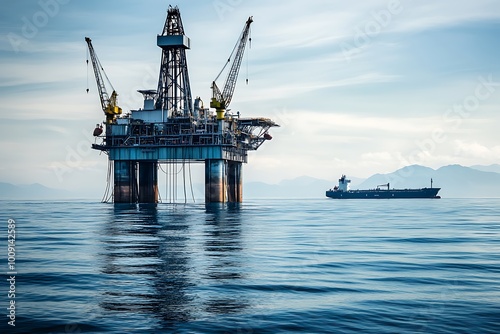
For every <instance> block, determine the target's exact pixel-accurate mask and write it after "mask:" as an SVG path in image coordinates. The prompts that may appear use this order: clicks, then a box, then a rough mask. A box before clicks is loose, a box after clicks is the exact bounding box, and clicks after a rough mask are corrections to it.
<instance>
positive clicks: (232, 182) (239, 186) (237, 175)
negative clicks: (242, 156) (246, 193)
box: [227, 161, 243, 203]
mask: <svg viewBox="0 0 500 334" xmlns="http://www.w3.org/2000/svg"><path fill="white" fill-rule="evenodd" d="M241 169H242V163H241V162H237V161H228V162H227V184H228V196H227V197H228V199H227V200H228V202H233V203H240V202H242V201H243V175H242V172H241Z"/></svg>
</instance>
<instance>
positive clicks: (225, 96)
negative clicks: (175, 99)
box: [210, 16, 253, 119]
mask: <svg viewBox="0 0 500 334" xmlns="http://www.w3.org/2000/svg"><path fill="white" fill-rule="evenodd" d="M252 22H253V17H252V16H250V17H249V18H248V20H247V21H246V23H245V26H244V27H243V31H242V32H241V35H240V37H239V39H238V42H237V44H236V46H235V48H234V49H233V53H234V51H235V50H236V54H235V56H234V59H233V63H232V65H231V69H230V70H229V73H228V75H227V78H226V82H225V83H224V89H223V91H222V92H221V91H220V89H219V87H217V84H216V83H215V82H216V81H217V79H218V78H219V76H220V75H221V73H222V71H224V69H225V68H226V66H227V64H228V63H229V62H230V60H231V57H230V58H229V59H228V61H227V63H226V65H224V67H223V68H222V71H221V72H220V73H219V75H218V76H217V78H215V80H214V81H213V82H212V100H211V102H210V107H211V108H215V109H216V111H217V119H223V118H224V112H225V109H226V108H227V107H229V104H230V103H231V99H232V98H233V94H234V88H235V87H236V80H237V79H238V73H239V71H240V67H241V61H242V59H243V54H244V52H245V46H246V43H247V41H248V40H249V34H250V24H252ZM231 55H232V54H231Z"/></svg>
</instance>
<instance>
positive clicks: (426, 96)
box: [0, 0, 500, 194]
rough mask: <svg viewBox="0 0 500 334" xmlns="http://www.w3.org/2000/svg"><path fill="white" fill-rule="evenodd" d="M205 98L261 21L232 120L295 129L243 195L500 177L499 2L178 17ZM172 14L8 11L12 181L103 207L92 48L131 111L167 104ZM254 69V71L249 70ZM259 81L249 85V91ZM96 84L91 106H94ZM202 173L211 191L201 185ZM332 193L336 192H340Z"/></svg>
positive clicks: (4, 59)
mask: <svg viewBox="0 0 500 334" xmlns="http://www.w3.org/2000/svg"><path fill="white" fill-rule="evenodd" d="M171 4H172V5H178V6H179V8H180V10H181V14H182V18H183V23H184V27H185V30H186V33H187V35H188V36H189V37H190V38H191V43H192V44H191V45H192V49H191V50H189V51H188V64H189V73H190V79H191V85H192V91H193V95H194V96H201V97H202V99H204V100H205V101H208V100H209V97H210V89H209V87H210V83H211V81H212V80H213V79H214V78H215V76H216V75H217V73H218V71H219V70H220V68H221V67H222V66H223V64H224V62H225V60H226V58H227V56H228V55H229V53H230V51H231V49H232V47H233V45H234V43H235V41H236V38H237V37H238V35H239V33H240V31H241V29H242V27H243V24H244V23H245V21H246V19H247V18H248V16H250V15H253V16H254V23H253V24H252V48H251V49H250V50H249V53H248V56H246V57H245V60H244V64H243V66H242V69H241V72H240V82H239V84H238V86H237V87H236V92H235V95H234V98H233V101H232V104H231V108H232V110H233V111H236V110H239V111H240V112H241V113H242V115H244V116H248V117H250V116H266V117H270V118H273V119H274V120H276V121H277V122H278V123H280V124H281V125H282V127H281V128H279V129H275V130H274V131H273V136H274V139H273V140H272V141H271V142H268V143H266V144H265V145H263V147H262V148H261V149H260V150H259V151H258V152H253V153H251V154H250V159H249V164H247V165H245V167H244V175H245V176H244V178H245V181H263V182H270V183H274V182H278V181H280V180H282V179H286V178H293V177H297V176H301V175H309V176H314V177H318V178H325V179H330V180H335V179H336V178H337V177H338V176H339V175H340V174H348V175H351V176H358V177H367V176H370V175H372V174H374V173H385V172H391V171H394V170H395V169H398V168H400V167H403V166H405V165H408V164H413V163H418V164H422V165H426V166H430V167H433V168H437V167H440V166H443V165H448V164H454V163H458V164H463V165H474V164H483V165H488V164H493V163H498V162H499V161H500V135H499V131H498V125H499V124H500V113H499V112H498V111H499V110H500V48H499V46H498V36H499V33H500V3H499V2H498V1H485V0H479V1H474V2H471V1H464V0H462V1H448V0H444V1H439V2H434V1H418V2H417V1H410V0H401V1H393V0H391V1H363V2H356V3H348V2H346V1H320V0H311V1H308V2H306V3H305V2H303V1H294V0H293V1H288V2H286V3H285V2H280V3H278V2H275V3H271V2H269V1H260V0H255V1H248V0H215V1H179V2H177V3H171ZM168 5H169V3H168V2H166V1H159V0H150V1H148V0H147V1H128V0H127V1H124V0H122V1H94V0H91V1H76V0H41V1H32V0H26V1H22V2H21V1H10V2H2V4H1V5H0V119H1V122H0V126H1V130H2V131H1V133H2V137H1V140H2V143H1V146H0V147H1V148H0V149H1V154H2V157H3V159H2V163H1V165H0V168H1V172H2V174H1V179H0V181H3V182H11V183H15V184H26V183H33V182H39V183H42V184H44V185H46V186H50V187H55V188H62V189H82V192H86V193H92V194H93V193H96V194H101V193H102V191H103V190H104V180H105V177H106V165H107V159H106V156H104V155H99V153H98V152H95V151H92V150H90V149H88V147H89V146H90V143H91V142H93V138H92V136H91V133H92V130H93V127H94V126H95V124H96V123H99V122H101V121H102V120H103V114H102V111H101V110H100V107H99V99H98V95H97V93H96V89H95V81H94V78H93V75H92V72H91V69H90V71H89V72H88V75H87V67H86V64H85V60H86V43H85V41H84V37H85V36H89V37H91V38H92V40H93V44H94V47H95V49H96V51H97V53H98V55H99V58H100V60H101V62H102V64H103V66H104V67H105V69H106V72H107V74H108V76H109V77H110V79H111V81H112V83H113V85H114V87H115V88H116V90H117V91H118V93H119V94H120V96H119V102H120V105H121V106H122V107H123V108H124V109H126V110H129V109H131V108H132V109H133V108H138V107H140V106H141V105H142V101H141V99H142V97H141V95H140V94H138V93H136V92H135V91H136V90H137V89H144V88H146V89H147V88H156V82H157V76H158V68H159V61H160V50H159V48H158V47H157V46H156V44H155V43H156V35H157V34H158V33H160V32H161V30H162V27H163V24H164V21H165V17H166V10H167V8H168ZM247 64H248V66H247ZM247 75H248V78H249V84H248V85H245V83H244V79H245V77H246V76H247ZM87 78H88V81H89V87H90V89H91V92H90V93H89V94H86V93H85V89H86V88H87ZM199 167H200V166H198V167H195V168H194V173H195V175H193V176H194V178H195V180H198V181H202V180H203V173H202V169H201V168H199ZM328 186H329V185H328Z"/></svg>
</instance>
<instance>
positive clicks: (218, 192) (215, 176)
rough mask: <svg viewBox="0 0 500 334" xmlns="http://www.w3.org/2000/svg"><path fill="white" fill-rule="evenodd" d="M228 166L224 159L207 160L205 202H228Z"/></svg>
mask: <svg viewBox="0 0 500 334" xmlns="http://www.w3.org/2000/svg"><path fill="white" fill-rule="evenodd" d="M226 167H227V164H226V161H224V160H219V159H208V160H205V203H224V202H226V200H227V194H226V184H227V175H226Z"/></svg>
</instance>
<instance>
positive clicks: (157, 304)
mask: <svg viewBox="0 0 500 334" xmlns="http://www.w3.org/2000/svg"><path fill="white" fill-rule="evenodd" d="M0 207H1V210H0V212H1V216H2V217H1V219H2V220H3V222H4V224H3V226H4V228H3V233H2V235H3V237H2V241H1V245H2V247H1V249H2V251H0V254H1V258H2V264H1V266H0V267H1V268H2V270H1V273H2V275H3V279H2V283H0V293H1V295H0V296H1V297H0V306H1V309H2V310H3V311H2V312H3V316H2V317H1V318H0V319H3V320H1V323H0V332H1V333H11V332H12V333H492V334H493V333H495V334H496V333H499V332H500V199H446V198H443V199H439V200H430V199H417V200H408V199H407V200H331V199H326V198H325V199H313V200H275V199H273V200H245V202H244V203H242V204H226V205H210V206H206V205H205V204H204V203H192V204H186V205H185V204H176V205H172V204H158V205H156V206H155V205H118V204H116V205H114V204H103V203H99V202H97V201H96V202H92V201H1V202H0ZM9 225H10V229H9ZM14 233H15V234H14ZM12 235H14V236H15V243H14V244H12V239H13V238H12ZM9 238H10V240H11V246H12V247H11V249H9V248H8V242H9ZM9 251H10V254H9ZM9 265H10V267H9ZM12 273H14V274H12ZM12 277H14V279H12ZM9 279H10V281H9ZM12 289H14V290H12ZM12 294H14V295H15V296H12ZM13 301H14V304H12V302H13ZM12 305H14V307H15V308H14V309H12ZM9 308H10V309H9ZM13 317H14V322H12V321H13V320H12V318H13ZM9 322H10V324H9ZM12 324H15V327H14V326H12Z"/></svg>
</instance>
